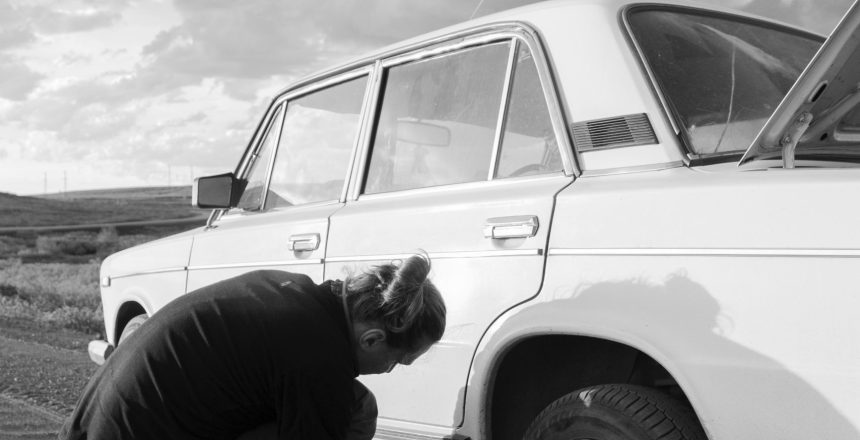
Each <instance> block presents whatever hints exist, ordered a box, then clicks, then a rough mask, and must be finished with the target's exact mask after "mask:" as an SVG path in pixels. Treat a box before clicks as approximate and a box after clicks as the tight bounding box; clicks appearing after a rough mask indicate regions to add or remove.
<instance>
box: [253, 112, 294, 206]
mask: <svg viewBox="0 0 860 440" xmlns="http://www.w3.org/2000/svg"><path fill="white" fill-rule="evenodd" d="M286 121H287V103H286V102H283V103H282V104H281V123H280V124H278V135H277V136H275V145H274V146H273V147H272V157H270V158H269V164H268V165H267V169H266V180H265V181H264V182H263V196H262V198H261V200H260V209H257V210H253V211H251V212H264V211H265V210H266V202H267V201H268V199H269V184H271V182H272V171H273V170H274V168H275V158H277V157H278V152H279V148H280V146H281V134H282V133H283V132H284V122H286ZM273 122H274V119H273ZM269 130H271V125H270V126H269ZM267 131H268V130H267ZM266 137H267V136H263V137H262V140H265V139H266Z"/></svg>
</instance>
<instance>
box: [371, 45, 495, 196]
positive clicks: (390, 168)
mask: <svg viewBox="0 0 860 440" xmlns="http://www.w3.org/2000/svg"><path fill="white" fill-rule="evenodd" d="M509 54H510V42H504V43H495V44H490V45H486V46H481V47H476V48H470V49H464V50H461V51H458V52H454V53H451V54H446V55H442V56H439V57H435V58H430V59H426V60H420V61H415V62H411V63H407V64H400V65H396V66H393V67H391V68H389V69H387V70H386V72H385V83H384V89H383V95H382V106H381V110H380V113H379V117H378V119H377V122H376V129H375V134H374V139H373V143H372V150H371V153H370V162H369V166H368V172H367V180H366V183H365V187H364V193H365V194H374V193H381V192H388V191H396V190H403V189H411V188H423V187H429V186H436V185H447V184H453V183H462V182H473V181H477V180H486V179H487V177H488V175H489V170H490V168H489V167H490V157H491V155H492V151H493V145H494V140H495V133H496V126H497V124H498V117H499V111H500V108H501V103H502V89H503V85H504V80H505V71H506V67H507V61H508V58H509Z"/></svg>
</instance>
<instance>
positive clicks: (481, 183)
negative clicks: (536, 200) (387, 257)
mask: <svg viewBox="0 0 860 440" xmlns="http://www.w3.org/2000/svg"><path fill="white" fill-rule="evenodd" d="M550 179H559V180H563V181H565V182H570V178H569V177H568V176H566V175H564V174H562V172H561V171H557V172H555V173H547V174H535V175H533V176H519V177H507V178H504V179H493V180H491V181H486V180H478V181H474V182H464V183H452V184H449V185H438V186H425V187H423V188H412V189H404V190H398V191H390V192H382V193H375V194H361V196H360V200H378V199H397V198H401V197H415V196H418V195H420V194H432V193H444V192H449V191H463V190H467V189H469V188H492V187H493V185H498V186H504V185H519V184H520V183H521V182H523V181H529V182H531V181H537V180H550ZM518 182H519V183H518Z"/></svg>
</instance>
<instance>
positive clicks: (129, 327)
mask: <svg viewBox="0 0 860 440" xmlns="http://www.w3.org/2000/svg"><path fill="white" fill-rule="evenodd" d="M147 318H149V316H146V315H145V314H140V315H137V316H135V317H134V318H131V319H130V320H129V321H128V323H126V324H125V328H123V329H122V333H121V334H120V335H119V341H117V342H116V345H119V344H122V341H125V340H126V338H128V337H129V335H131V334H132V333H133V332H134V331H135V330H137V328H138V327H140V325H141V324H143V322H144V321H146V319H147Z"/></svg>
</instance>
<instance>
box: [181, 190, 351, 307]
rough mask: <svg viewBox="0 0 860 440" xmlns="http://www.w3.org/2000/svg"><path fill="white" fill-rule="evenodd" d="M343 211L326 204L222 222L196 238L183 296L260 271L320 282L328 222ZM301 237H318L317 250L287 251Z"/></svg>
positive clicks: (244, 215)
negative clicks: (291, 238) (303, 275)
mask: <svg viewBox="0 0 860 440" xmlns="http://www.w3.org/2000/svg"><path fill="white" fill-rule="evenodd" d="M341 206H342V205H341V204H340V203H326V204H320V205H308V206H295V207H289V208H284V209H280V210H277V211H274V212H264V213H236V214H234V215H230V216H224V217H221V218H220V219H219V220H218V221H216V222H215V223H214V224H213V226H215V227H214V228H210V229H208V230H206V231H204V232H201V233H200V234H198V235H197V236H196V237H195V238H194V248H193V249H192V251H191V259H190V262H189V273H188V287H187V291H189V292H190V291H192V290H195V289H198V288H200V287H203V286H206V285H209V284H212V283H214V282H217V281H220V280H223V279H226V278H230V277H234V276H237V275H240V274H242V273H245V272H248V271H251V270H259V269H279V270H286V271H290V272H296V273H303V274H305V275H308V276H309V277H311V279H313V280H314V281H316V282H318V283H319V282H322V279H323V258H324V257H325V249H326V244H327V237H328V217H329V216H330V215H331V214H332V213H333V212H335V211H337V210H338V209H340V207H341ZM303 234H317V235H318V236H319V243H318V247H317V249H315V250H311V251H293V250H290V248H289V247H290V237H296V236H299V235H303Z"/></svg>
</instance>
